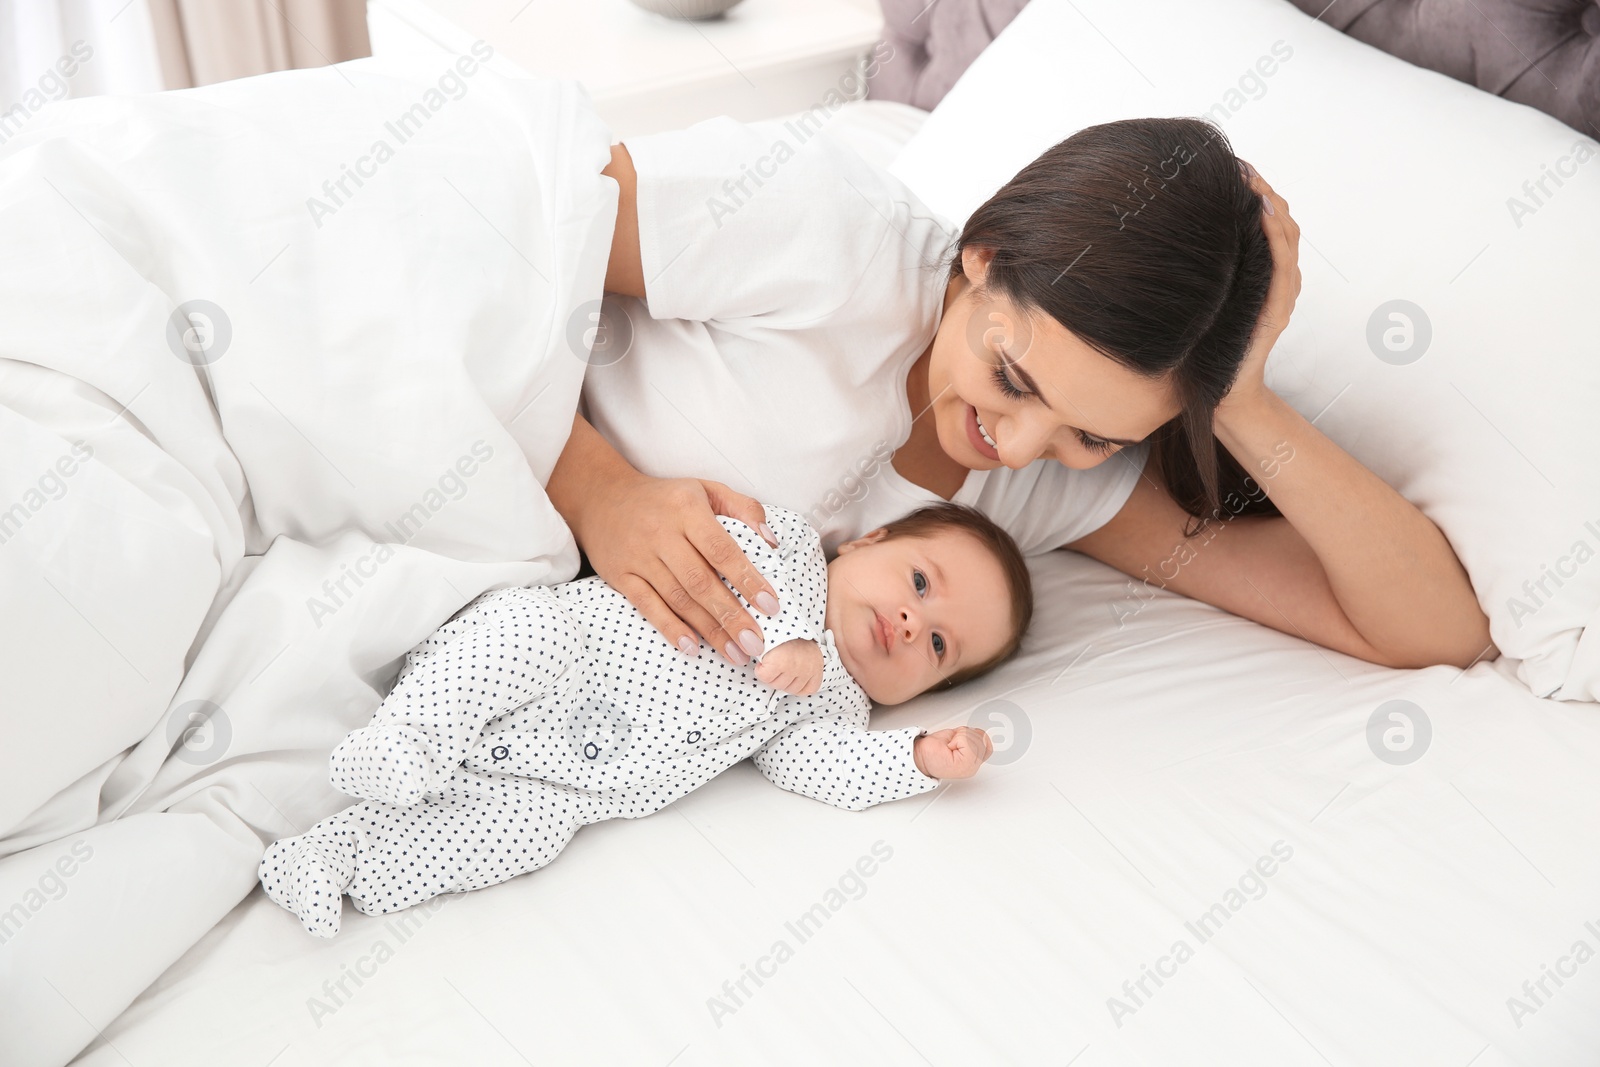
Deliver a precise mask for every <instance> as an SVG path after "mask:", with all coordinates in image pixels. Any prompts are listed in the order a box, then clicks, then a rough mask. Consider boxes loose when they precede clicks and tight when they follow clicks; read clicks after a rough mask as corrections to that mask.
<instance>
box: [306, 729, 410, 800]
mask: <svg viewBox="0 0 1600 1067" xmlns="http://www.w3.org/2000/svg"><path fill="white" fill-rule="evenodd" d="M432 773H433V761H432V760H430V759H429V758H428V751H427V744H426V739H425V738H424V737H423V736H422V734H420V733H418V732H417V731H416V730H414V729H412V728H411V727H409V726H363V727H362V728H361V729H359V730H352V731H350V733H348V734H346V735H345V739H344V740H343V741H341V742H339V745H338V747H337V748H335V749H334V750H333V755H332V756H330V757H329V758H328V776H329V778H330V779H331V780H332V782H333V787H334V788H335V789H337V790H339V791H340V792H341V793H348V794H350V795H351V796H353V797H361V798H362V799H364V800H377V801H381V802H382V803H385V804H393V805H395V806H396V807H402V808H409V807H411V806H412V805H414V804H416V803H418V802H419V801H421V800H422V796H423V794H424V793H425V792H427V789H428V779H429V777H430V776H431V775H432Z"/></svg>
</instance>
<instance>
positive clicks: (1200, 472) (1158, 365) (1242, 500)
mask: <svg viewBox="0 0 1600 1067" xmlns="http://www.w3.org/2000/svg"><path fill="white" fill-rule="evenodd" d="M1261 210H1262V208H1261V198H1260V197H1259V196H1257V195H1256V193H1255V192H1254V191H1252V190H1251V189H1250V187H1249V185H1248V184H1247V182H1246V179H1245V177H1244V175H1243V174H1242V173H1241V171H1240V166H1239V160H1238V158H1237V157H1236V156H1235V155H1234V154H1233V149H1232V147H1231V146H1230V144H1229V143H1228V139H1227V137H1226V135H1224V134H1223V132H1222V131H1221V130H1220V129H1219V128H1217V127H1216V126H1215V125H1213V124H1212V123H1210V122H1207V121H1205V120H1203V119H1190V118H1148V119H1124V120H1121V121H1118V122H1108V123H1104V124H1102V125H1099V126H1090V127H1087V128H1086V129H1082V130H1079V131H1078V132H1077V133H1075V134H1073V135H1072V136H1071V137H1068V138H1067V139H1066V140H1064V141H1062V142H1061V143H1059V144H1057V145H1055V146H1054V147H1053V148H1050V149H1049V150H1047V151H1046V152H1045V153H1044V154H1043V155H1041V156H1039V158H1038V159H1036V160H1034V161H1033V162H1032V163H1029V164H1028V165H1027V166H1026V167H1024V168H1023V169H1022V170H1021V171H1019V172H1018V173H1017V175H1016V177H1014V178H1012V179H1011V180H1010V181H1009V182H1007V183H1006V184H1005V186H1004V187H1003V188H1001V189H1000V190H999V191H998V192H996V193H995V194H994V195H993V196H991V197H990V198H989V199H988V201H987V202H985V203H984V204H983V206H982V207H980V208H978V209H977V210H976V211H974V212H973V213H972V217H971V218H969V219H968V220H967V224H966V226H965V227H964V228H963V229H962V231H961V236H960V239H959V240H958V241H957V243H956V246H955V249H954V253H953V255H954V259H953V261H952V263H951V265H950V268H949V269H950V271H951V274H952V276H953V275H956V274H961V273H962V266H961V252H962V250H963V249H965V248H967V247H968V246H973V247H979V248H986V249H989V250H992V251H993V253H994V257H993V259H992V260H991V261H990V263H989V266H988V270H987V274H986V276H985V279H984V284H983V286H982V287H981V289H978V290H975V293H976V294H977V296H978V298H979V299H982V298H983V296H984V295H985V294H997V295H999V296H1003V297H1005V298H1006V299H1008V300H1009V301H1011V302H1012V303H1013V304H1015V305H1016V306H1017V307H1018V309H1019V310H1021V311H1023V312H1024V313H1025V314H1035V313H1038V312H1043V313H1044V314H1047V315H1049V316H1050V317H1051V318H1053V319H1055V320H1056V321H1057V322H1059V323H1060V324H1061V325H1062V326H1063V327H1065V328H1066V329H1068V330H1070V331H1071V332H1072V333H1073V334H1074V335H1076V336H1077V337H1080V338H1082V339H1083V340H1084V341H1085V342H1086V343H1087V344H1088V345H1090V346H1091V347H1092V348H1094V349H1095V350H1096V351H1098V352H1100V353H1101V354H1102V355H1105V356H1106V357H1108V358H1109V359H1112V360H1114V361H1115V362H1117V363H1120V364H1122V365H1123V366H1125V367H1127V368H1129V369H1130V370H1133V371H1135V372H1137V373H1139V374H1141V375H1144V376H1146V377H1149V378H1151V379H1166V380H1168V381H1169V382H1170V383H1171V386H1172V388H1173V391H1174V393H1175V394H1176V396H1177V399H1178V402H1179V403H1180V404H1181V405H1182V410H1181V413H1180V414H1179V415H1178V416H1177V417H1176V418H1174V419H1173V420H1172V421H1171V422H1168V423H1167V424H1166V425H1164V426H1162V427H1161V428H1160V429H1159V430H1157V431H1156V433H1155V434H1154V435H1153V439H1152V447H1153V448H1154V449H1155V450H1156V457H1155V458H1156V459H1157V461H1158V462H1159V463H1160V465H1161V470H1162V472H1163V475H1164V476H1165V479H1166V483H1167V486H1168V488H1169V489H1170V491H1171V492H1172V495H1173V498H1174V499H1175V500H1176V501H1177V502H1178V504H1179V505H1180V506H1181V507H1182V508H1183V509H1184V510H1185V511H1187V512H1188V513H1189V514H1190V515H1191V516H1193V517H1194V518H1195V519H1196V520H1197V521H1196V522H1194V523H1192V524H1191V525H1190V529H1189V530H1188V531H1186V533H1187V535H1188V536H1191V537H1192V536H1194V534H1196V533H1198V532H1199V531H1200V530H1201V529H1203V528H1204V526H1205V523H1206V521H1207V520H1208V519H1215V518H1221V517H1222V511H1223V509H1222V502H1223V501H1224V499H1226V500H1227V502H1228V511H1229V514H1228V516H1227V517H1229V518H1231V517H1232V516H1233V515H1237V514H1242V513H1258V514H1261V513H1264V514H1278V510H1277V508H1276V507H1275V506H1274V505H1273V503H1272V501H1271V500H1270V499H1268V498H1267V496H1266V493H1265V492H1264V491H1263V490H1262V489H1261V488H1260V486H1259V485H1258V484H1257V483H1256V481H1255V480H1254V479H1253V478H1250V477H1248V475H1247V474H1246V473H1245V470H1244V468H1243V467H1241V466H1240V465H1239V463H1238V462H1237V461H1236V460H1235V459H1234V458H1233V456H1231V455H1230V454H1229V453H1228V452H1227V450H1226V449H1224V448H1223V447H1222V445H1221V444H1220V443H1219V442H1218V441H1217V439H1216V437H1215V436H1214V435H1213V433H1212V418H1213V416H1214V414H1215V412H1216V407H1217V403H1218V402H1219V401H1220V400H1221V399H1222V398H1223V396H1225V395H1226V394H1227V392H1228V389H1229V387H1230V386H1231V385H1232V384H1233V380H1234V378H1235V377H1236V376H1237V374H1238V371H1239V365H1240V363H1241V362H1242V361H1243V359H1244V355H1245V350H1246V348H1247V347H1248V345H1249V342H1250V336H1251V334H1252V332H1254V329H1255V325H1256V319H1257V316H1259V315H1260V313H1261V309H1262V306H1263V305H1264V304H1265V303H1266V298H1267V286H1268V283H1270V282H1271V280H1272V251H1271V248H1270V246H1269V245H1268V243H1267V237H1266V234H1265V233H1263V232H1262V229H1261Z"/></svg>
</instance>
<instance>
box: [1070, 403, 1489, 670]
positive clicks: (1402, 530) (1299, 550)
mask: <svg viewBox="0 0 1600 1067" xmlns="http://www.w3.org/2000/svg"><path fill="white" fill-rule="evenodd" d="M1269 396H1270V400H1264V401H1263V403H1264V405H1266V406H1264V407H1263V409H1262V410H1261V412H1260V413H1259V418H1258V419H1257V420H1256V421H1253V422H1252V421H1250V420H1249V419H1248V418H1246V419H1245V426H1244V428H1243V429H1240V430H1237V431H1229V430H1224V429H1223V428H1222V427H1221V426H1219V427H1218V435H1219V437H1222V438H1223V440H1224V443H1225V444H1226V446H1227V448H1228V450H1229V451H1230V452H1232V453H1233V454H1234V455H1235V456H1236V457H1237V458H1238V459H1239V461H1240V462H1241V463H1242V464H1243V465H1244V466H1245V468H1246V469H1247V470H1249V471H1251V472H1253V474H1254V476H1255V478H1256V479H1257V481H1258V482H1259V484H1260V485H1261V486H1262V487H1263V489H1265V490H1266V491H1267V493H1268V494H1269V495H1270V496H1271V497H1272V500H1273V503H1275V504H1277V506H1278V509H1279V510H1280V511H1282V512H1283V516H1282V517H1278V516H1272V517H1266V516H1249V515H1244V516H1239V517H1237V518H1231V519H1230V518H1228V517H1227V516H1228V515H1229V514H1230V512H1229V509H1228V507H1227V506H1226V504H1225V505H1224V508H1223V518H1222V519H1219V520H1214V521H1213V522H1211V523H1210V524H1209V525H1208V526H1207V528H1206V529H1205V530H1203V531H1201V532H1200V533H1199V534H1198V535H1197V536H1195V537H1193V538H1185V537H1184V535H1183V534H1184V527H1185V525H1186V524H1187V523H1188V522H1189V521H1190V517H1189V514H1188V512H1186V511H1184V510H1183V509H1182V508H1180V507H1179V506H1178V505H1177V504H1176V503H1174V502H1173V499H1172V497H1171V496H1170V495H1169V494H1168V493H1167V490H1166V487H1165V484H1164V482H1163V481H1162V478H1161V471H1160V466H1159V464H1158V463H1157V462H1156V461H1155V458H1154V456H1152V458H1151V463H1150V466H1149V467H1148V468H1147V469H1146V471H1145V474H1144V476H1143V477H1142V478H1140V479H1139V482H1138V484H1137V485H1136V486H1135V487H1134V491H1133V494H1132V495H1131V496H1130V497H1129V498H1128V501H1127V503H1126V504H1124V505H1123V506H1122V510H1121V511H1119V512H1117V514H1116V516H1115V517H1114V518H1113V519H1112V520H1111V521H1110V522H1108V523H1107V524H1106V525H1104V526H1102V527H1100V529H1098V530H1096V531H1095V532H1094V533H1092V534H1090V535H1088V536H1087V537H1084V538H1082V539H1080V540H1078V541H1075V542H1073V543H1072V544H1071V545H1069V546H1068V547H1069V548H1073V549H1076V550H1078V551H1080V552H1083V553H1086V554H1087V555H1090V556H1093V557H1094V558H1095V559H1098V560H1100V561H1101V562H1103V563H1108V564H1110V565H1111V566H1113V567H1116V568H1117V569H1118V570H1121V571H1124V572H1126V573H1128V574H1130V575H1133V576H1134V578H1135V579H1140V580H1143V581H1148V582H1150V583H1151V584H1152V585H1154V586H1157V587H1161V588H1166V589H1171V590H1172V591H1173V592H1177V593H1182V594H1183V595H1185V596H1188V597H1193V598H1194V599H1196V600H1203V601H1205V602H1206V603H1208V604H1215V605H1216V606H1217V607H1220V608H1223V609H1225V610H1227V611H1231V612H1233V613H1234V614H1235V615H1242V616H1243V617H1245V618H1247V619H1253V620H1254V621H1256V622H1259V623H1262V624H1263V625H1266V626H1271V627H1272V628H1274V629H1276V630H1282V631H1283V632H1284V633H1291V634H1295V635H1297V636H1299V637H1303V638H1305V639H1306V640H1308V641H1315V642H1316V643H1317V644H1319V645H1323V646H1324V647H1327V648H1332V649H1337V650H1338V651H1340V652H1346V653H1349V654H1350V655H1352V656H1356V657H1359V658H1361V659H1364V660H1368V661H1369V662H1372V663H1382V664H1385V665H1387V666H1390V667H1427V666H1432V665H1433V664H1436V663H1450V664H1454V665H1455V666H1457V667H1467V666H1469V665H1471V664H1472V663H1473V662H1474V661H1476V660H1479V659H1483V658H1492V657H1493V656H1494V654H1495V652H1494V648H1493V645H1492V643H1491V642H1490V639H1489V625H1488V620H1487V619H1486V618H1485V617H1484V615H1483V612H1482V610H1481V609H1480V608H1479V607H1478V602H1477V599H1476V597H1475V596H1474V595H1473V592H1472V586H1471V584H1470V583H1469V582H1468V580H1467V575H1466V572H1465V571H1464V570H1463V569H1462V567H1461V564H1460V562H1458V561H1457V559H1456V556H1455V552H1454V551H1453V550H1452V549H1451V547H1450V544H1449V542H1447V541H1446V540H1445V538H1444V535H1443V534H1441V533H1440V532H1439V530H1438V528H1437V527H1436V526H1434V525H1433V523H1432V522H1430V521H1428V519H1427V517H1426V516H1424V515H1423V514H1422V513H1421V512H1420V511H1418V510H1417V509H1416V508H1415V507H1414V506H1412V505H1411V504H1410V503H1409V502H1407V501H1406V500H1405V498H1403V497H1401V496H1400V494H1398V493H1396V492H1395V491H1394V490H1393V489H1391V488H1390V487H1389V486H1388V485H1386V484H1384V482H1383V481H1382V480H1381V479H1379V478H1378V477H1377V475H1375V474H1373V473H1372V472H1371V471H1369V470H1367V469H1366V468H1365V467H1363V466H1362V465H1361V464H1360V463H1358V462H1356V461H1355V460H1354V459H1353V458H1351V457H1350V456H1349V455H1348V454H1347V453H1346V452H1344V451H1343V450H1342V449H1340V448H1339V446H1337V445H1335V444H1334V443H1333V442H1332V441H1330V440H1328V439H1327V438H1326V437H1324V436H1323V435H1322V434H1321V433H1319V432H1318V431H1317V429H1316V428H1315V427H1313V426H1312V425H1311V424H1310V423H1308V422H1306V421H1305V419H1303V418H1301V417H1300V415H1299V414H1298V413H1296V412H1295V411H1294V410H1293V409H1291V408H1290V407H1289V406H1288V405H1287V404H1285V403H1284V402H1283V401H1282V400H1280V399H1278V398H1277V397H1276V396H1271V395H1270V394H1269ZM1291 448H1292V449H1293V451H1292V452H1291V451H1290V449H1291ZM1285 456H1289V457H1290V458H1289V459H1287V460H1285V459H1284V458H1283V457H1285ZM1262 462H1265V463H1266V464H1267V467H1266V470H1265V471H1264V470H1263V468H1262V466H1261V463H1262ZM1268 472H1271V476H1270V477H1269V476H1268ZM1149 595H1150V593H1149V591H1148V590H1146V589H1144V588H1142V587H1134V586H1132V585H1130V589H1129V593H1128V599H1127V601H1126V603H1125V604H1124V605H1122V607H1121V608H1120V609H1118V610H1117V612H1116V614H1117V617H1118V620H1119V621H1120V620H1123V619H1126V618H1128V617H1129V616H1131V615H1136V614H1137V613H1138V612H1139V610H1140V609H1141V608H1142V606H1143V604H1144V601H1145V600H1146V599H1148V597H1149Z"/></svg>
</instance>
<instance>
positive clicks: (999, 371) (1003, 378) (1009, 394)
mask: <svg viewBox="0 0 1600 1067" xmlns="http://www.w3.org/2000/svg"><path fill="white" fill-rule="evenodd" d="M993 374H994V384H995V385H996V386H998V387H999V389H1000V392H1001V393H1003V394H1004V395H1005V397H1006V399H1008V400H1021V399H1022V398H1023V397H1025V396H1029V395H1031V394H1029V393H1027V392H1025V391H1024V390H1021V389H1018V388H1017V387H1016V385H1014V384H1013V383H1012V381H1011V375H1009V374H1007V373H1006V371H1005V368H1004V367H995V368H994V371H993Z"/></svg>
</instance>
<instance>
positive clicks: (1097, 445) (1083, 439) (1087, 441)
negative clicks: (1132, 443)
mask: <svg viewBox="0 0 1600 1067" xmlns="http://www.w3.org/2000/svg"><path fill="white" fill-rule="evenodd" d="M1073 432H1074V433H1076V434H1077V435H1078V443H1079V444H1080V445H1082V446H1083V447H1084V448H1087V449H1088V450H1089V451H1091V452H1097V453H1100V454H1102V455H1103V454H1105V453H1107V452H1110V451H1112V450H1113V449H1115V448H1116V447H1117V446H1116V445H1115V444H1113V443H1111V442H1110V441H1102V440H1101V439H1100V438H1098V437H1091V436H1090V435H1089V434H1086V433H1084V432H1083V431H1082V430H1074V431H1073Z"/></svg>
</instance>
